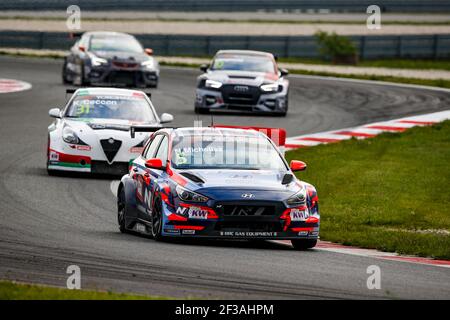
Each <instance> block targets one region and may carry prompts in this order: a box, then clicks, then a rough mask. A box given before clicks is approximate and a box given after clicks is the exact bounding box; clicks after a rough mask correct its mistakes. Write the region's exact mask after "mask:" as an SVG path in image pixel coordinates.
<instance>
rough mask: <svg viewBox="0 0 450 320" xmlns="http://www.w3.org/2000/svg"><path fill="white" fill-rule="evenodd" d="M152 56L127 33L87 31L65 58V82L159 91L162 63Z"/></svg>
mask: <svg viewBox="0 0 450 320" xmlns="http://www.w3.org/2000/svg"><path fill="white" fill-rule="evenodd" d="M152 54H153V50H152V49H144V48H143V47H142V45H141V44H140V43H139V41H137V40H136V38H135V37H134V36H132V35H129V34H126V33H119V32H104V31H95V32H85V33H83V34H82V35H81V36H80V38H79V39H78V40H77V41H76V43H75V44H74V45H73V46H72V48H71V49H70V53H69V55H68V56H67V57H65V59H64V65H63V69H62V80H63V83H65V84H68V83H71V84H75V85H83V86H88V85H99V86H102V85H107V86H111V85H113V86H127V87H141V88H142V87H154V88H156V87H157V86H158V81H159V64H158V61H156V59H155V58H154V57H153V56H152Z"/></svg>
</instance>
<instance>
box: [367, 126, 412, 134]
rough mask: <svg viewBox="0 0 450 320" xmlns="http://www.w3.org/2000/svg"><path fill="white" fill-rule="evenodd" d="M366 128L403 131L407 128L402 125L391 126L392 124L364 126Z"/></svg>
mask: <svg viewBox="0 0 450 320" xmlns="http://www.w3.org/2000/svg"><path fill="white" fill-rule="evenodd" d="M366 128H368V129H378V130H387V131H399V132H403V131H405V130H406V129H408V128H403V127H392V126H377V125H375V126H368V127H366Z"/></svg>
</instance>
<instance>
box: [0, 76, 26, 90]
mask: <svg viewBox="0 0 450 320" xmlns="http://www.w3.org/2000/svg"><path fill="white" fill-rule="evenodd" d="M28 89H31V84H30V83H28V82H25V81H20V80H14V79H0V93H9V92H18V91H24V90H28Z"/></svg>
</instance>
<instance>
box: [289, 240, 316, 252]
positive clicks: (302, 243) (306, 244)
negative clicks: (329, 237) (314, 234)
mask: <svg viewBox="0 0 450 320" xmlns="http://www.w3.org/2000/svg"><path fill="white" fill-rule="evenodd" d="M291 243H292V246H293V247H294V249H295V250H307V249H311V248H314V247H315V246H316V245H317V239H296V240H291Z"/></svg>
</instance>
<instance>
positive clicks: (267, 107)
mask: <svg viewBox="0 0 450 320" xmlns="http://www.w3.org/2000/svg"><path fill="white" fill-rule="evenodd" d="M200 69H201V70H202V71H203V72H204V73H203V74H202V75H200V76H199V77H198V79H197V91H196V100H195V111H196V112H197V113H202V112H205V111H210V110H234V111H236V110H238V111H247V112H269V113H274V114H279V115H286V113H287V110H288V92H289V81H288V80H287V79H286V78H285V77H286V75H287V74H288V72H287V70H285V69H279V68H278V66H277V63H276V62H275V58H274V56H273V55H272V54H271V53H266V52H259V51H249V50H221V51H219V52H217V54H216V55H215V57H214V58H213V60H212V63H211V65H202V66H201V68H200Z"/></svg>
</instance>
